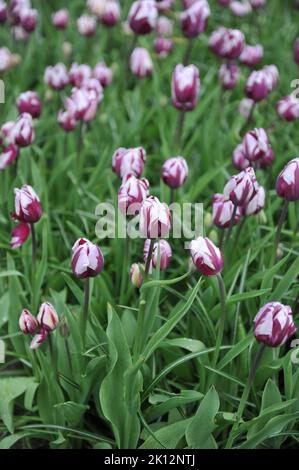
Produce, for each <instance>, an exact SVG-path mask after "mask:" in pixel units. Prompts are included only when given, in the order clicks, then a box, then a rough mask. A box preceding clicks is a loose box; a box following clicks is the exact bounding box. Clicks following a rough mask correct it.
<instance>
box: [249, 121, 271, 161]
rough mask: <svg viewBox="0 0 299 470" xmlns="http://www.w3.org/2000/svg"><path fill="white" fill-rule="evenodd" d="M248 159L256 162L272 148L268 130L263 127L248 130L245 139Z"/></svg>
mask: <svg viewBox="0 0 299 470" xmlns="http://www.w3.org/2000/svg"><path fill="white" fill-rule="evenodd" d="M243 148H244V152H245V155H246V158H247V160H249V161H250V162H254V161H256V160H259V159H260V158H262V157H264V156H265V155H267V153H268V152H269V150H270V149H271V146H270V143H269V140H268V136H267V134H266V131H265V130H264V129H262V128H260V129H254V130H253V131H250V132H247V133H246V134H245V137H244V140H243Z"/></svg>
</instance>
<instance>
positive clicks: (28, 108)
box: [17, 91, 41, 118]
mask: <svg viewBox="0 0 299 470" xmlns="http://www.w3.org/2000/svg"><path fill="white" fill-rule="evenodd" d="M17 108H18V111H19V113H20V114H22V113H29V114H31V116H32V117H33V118H38V117H39V116H40V114H41V101H40V99H39V96H38V94H37V93H36V92H35V91H26V92H25V93H21V94H20V95H19V97H18V99H17Z"/></svg>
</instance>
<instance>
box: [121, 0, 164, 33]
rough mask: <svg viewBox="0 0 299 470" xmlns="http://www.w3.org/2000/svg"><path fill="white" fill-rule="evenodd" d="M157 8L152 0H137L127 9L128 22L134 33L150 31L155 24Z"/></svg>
mask: <svg viewBox="0 0 299 470" xmlns="http://www.w3.org/2000/svg"><path fill="white" fill-rule="evenodd" d="M157 19H158V10H157V6H156V2H155V1H154V0H137V1H135V2H133V4H132V6H131V8H130V11H129V17H128V20H129V24H130V27H131V29H132V31H134V33H135V34H148V33H151V32H152V31H153V30H154V29H155V27H156V24H157Z"/></svg>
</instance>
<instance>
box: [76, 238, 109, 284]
mask: <svg viewBox="0 0 299 470" xmlns="http://www.w3.org/2000/svg"><path fill="white" fill-rule="evenodd" d="M72 250H73V257H72V270H73V273H74V275H75V276H76V277H77V278H79V279H85V278H87V277H95V276H97V275H98V274H99V273H100V272H101V271H102V270H103V268H104V257H103V255H102V252H101V250H100V248H99V247H98V246H97V245H95V244H94V243H91V242H90V241H89V240H87V239H86V238H79V240H77V241H76V243H75V244H74V246H73V248H72Z"/></svg>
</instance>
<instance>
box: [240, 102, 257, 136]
mask: <svg viewBox="0 0 299 470" xmlns="http://www.w3.org/2000/svg"><path fill="white" fill-rule="evenodd" d="M255 106H256V102H254V103H253V104H252V106H251V108H250V111H249V114H248V117H247V119H246V121H245V123H244V124H243V126H242V127H241V130H240V135H242V134H243V133H244V131H245V130H246V129H247V126H248V125H249V123H250V122H251V121H252V118H253V113H254V110H255Z"/></svg>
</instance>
